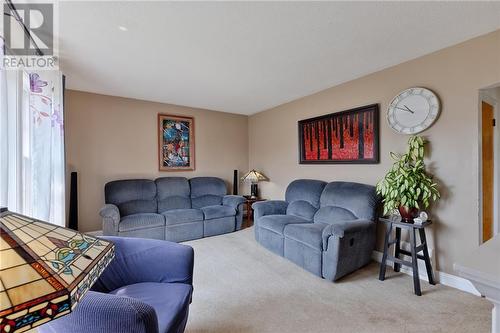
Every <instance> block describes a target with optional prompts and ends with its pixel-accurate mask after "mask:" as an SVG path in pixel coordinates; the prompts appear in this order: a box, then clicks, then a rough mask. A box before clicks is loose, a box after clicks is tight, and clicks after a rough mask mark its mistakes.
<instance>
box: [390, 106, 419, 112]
mask: <svg viewBox="0 0 500 333" xmlns="http://www.w3.org/2000/svg"><path fill="white" fill-rule="evenodd" d="M394 108H395V109H399V110H403V111H406V112H411V113H414V112H413V111H411V110H407V109H403V108H400V107H399V106H395V107H394Z"/></svg>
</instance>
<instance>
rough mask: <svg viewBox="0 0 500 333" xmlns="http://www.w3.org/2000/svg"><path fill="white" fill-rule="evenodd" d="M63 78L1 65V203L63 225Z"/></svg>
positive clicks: (55, 74) (57, 75)
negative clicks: (6, 69) (4, 67)
mask: <svg viewBox="0 0 500 333" xmlns="http://www.w3.org/2000/svg"><path fill="white" fill-rule="evenodd" d="M62 80H63V78H62V75H61V73H60V72H58V71H37V72H27V71H13V70H8V71H5V70H3V69H0V89H1V91H0V98H1V100H0V108H1V116H0V164H1V165H0V186H1V189H0V206H3V207H8V208H9V210H11V211H16V212H18V213H21V214H25V215H28V216H32V217H34V218H38V219H41V220H44V221H48V222H51V223H54V224H57V225H61V226H64V225H65V159H64V117H63V100H62V99H63V94H62V92H63V83H62Z"/></svg>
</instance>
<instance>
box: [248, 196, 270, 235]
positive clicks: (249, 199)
mask: <svg viewBox="0 0 500 333" xmlns="http://www.w3.org/2000/svg"><path fill="white" fill-rule="evenodd" d="M245 199H246V202H245V206H246V207H245V210H246V212H247V216H246V220H247V223H246V225H245V226H244V227H246V228H248V227H249V226H250V225H251V222H252V219H253V209H252V205H253V204H254V203H255V202H259V201H266V199H261V198H246V197H245Z"/></svg>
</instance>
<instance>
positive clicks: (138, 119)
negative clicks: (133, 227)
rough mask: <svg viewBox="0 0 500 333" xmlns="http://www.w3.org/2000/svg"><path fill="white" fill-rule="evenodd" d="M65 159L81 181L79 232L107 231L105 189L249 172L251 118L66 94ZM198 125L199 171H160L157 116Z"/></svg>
mask: <svg viewBox="0 0 500 333" xmlns="http://www.w3.org/2000/svg"><path fill="white" fill-rule="evenodd" d="M65 102H66V104H65V115H66V159H67V165H68V171H77V172H78V176H79V182H78V185H79V188H78V194H79V198H78V199H79V223H80V230H82V231H92V230H100V229H102V226H101V220H100V219H99V215H98V211H99V209H100V208H101V206H102V205H103V204H104V193H103V190H104V184H105V183H106V182H108V181H110V180H115V179H125V178H138V177H141V178H150V179H154V178H156V177H162V176H185V177H194V176H216V177H221V178H223V179H225V180H226V182H227V183H228V185H229V184H230V183H232V175H233V169H238V170H240V172H245V171H246V170H247V167H248V117H246V116H241V115H236V114H229V113H222V112H214V111H208V110H202V109H194V108H187V107H181V106H174V105H168V104H161V103H153V102H146V101H139V100H134V99H127V98H120V97H112V96H104V95H97V94H91V93H84V92H80V91H72V90H69V91H67V92H66V101H65ZM158 113H167V114H176V115H190V116H193V117H194V119H195V135H196V138H195V142H196V170H195V171H186V172H159V171H158V157H157V149H158V141H157V128H156V126H157V114H158Z"/></svg>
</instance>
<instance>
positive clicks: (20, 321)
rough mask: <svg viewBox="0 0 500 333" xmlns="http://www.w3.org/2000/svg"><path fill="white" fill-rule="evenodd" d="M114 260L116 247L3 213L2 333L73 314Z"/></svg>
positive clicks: (0, 222)
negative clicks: (77, 305) (84, 296)
mask: <svg viewBox="0 0 500 333" xmlns="http://www.w3.org/2000/svg"><path fill="white" fill-rule="evenodd" d="M113 257H114V245H113V243H111V242H108V241H106V240H102V239H99V238H95V237H92V236H89V235H85V234H81V233H79V232H76V231H73V230H71V229H67V228H63V227H60V226H56V225H53V224H50V223H46V222H42V221H39V220H35V219H32V218H29V217H27V216H23V215H19V214H16V213H12V212H9V211H4V212H2V213H0V331H1V332H4V331H5V332H16V331H24V330H25V329H29V328H33V327H36V326H39V325H41V324H43V323H45V322H47V321H50V320H52V319H55V318H58V317H61V316H63V315H65V314H68V313H70V312H71V311H72V310H73V309H74V308H75V306H76V304H77V303H78V302H79V301H80V299H81V298H82V297H83V295H84V294H85V293H86V292H87V291H88V290H89V289H90V287H91V286H92V284H93V283H94V282H95V281H96V280H97V278H98V277H99V275H100V274H101V273H102V272H103V271H104V269H105V268H106V266H107V265H108V264H109V263H110V262H111V260H112V259H113Z"/></svg>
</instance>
